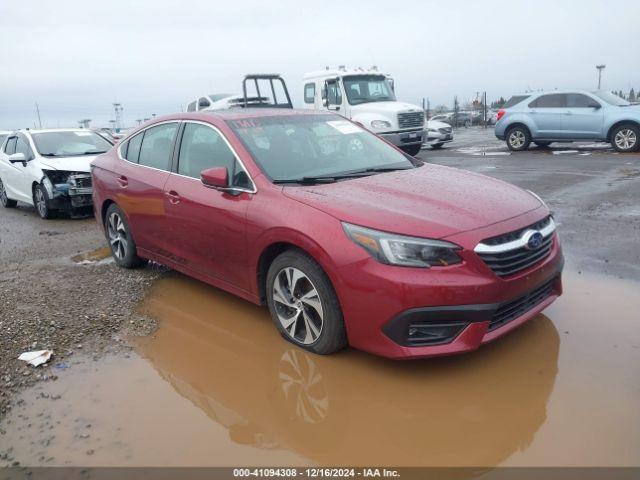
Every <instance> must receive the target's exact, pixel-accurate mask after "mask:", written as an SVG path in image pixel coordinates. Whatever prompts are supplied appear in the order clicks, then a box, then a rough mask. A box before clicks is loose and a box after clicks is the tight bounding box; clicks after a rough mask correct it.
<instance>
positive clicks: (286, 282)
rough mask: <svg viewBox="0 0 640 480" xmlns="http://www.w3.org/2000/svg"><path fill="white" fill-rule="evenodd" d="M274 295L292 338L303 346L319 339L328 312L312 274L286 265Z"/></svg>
mask: <svg viewBox="0 0 640 480" xmlns="http://www.w3.org/2000/svg"><path fill="white" fill-rule="evenodd" d="M272 298H273V301H274V305H275V310H276V314H277V316H278V320H279V321H280V324H281V325H282V328H283V329H284V331H285V332H286V333H287V335H288V336H289V337H291V338H292V339H293V340H295V341H296V342H298V343H301V344H303V345H310V344H312V343H314V342H315V341H316V340H317V339H318V337H319V336H320V334H321V333H322V326H323V323H324V312H323V309H322V301H321V300H320V294H319V293H318V290H317V289H316V287H315V286H314V285H313V283H312V282H311V280H310V279H309V277H307V276H306V275H305V274H304V273H303V272H302V271H300V270H298V269H297V268H294V267H285V268H283V269H282V270H280V272H278V274H277V275H276V278H275V280H274V282H273V293H272Z"/></svg>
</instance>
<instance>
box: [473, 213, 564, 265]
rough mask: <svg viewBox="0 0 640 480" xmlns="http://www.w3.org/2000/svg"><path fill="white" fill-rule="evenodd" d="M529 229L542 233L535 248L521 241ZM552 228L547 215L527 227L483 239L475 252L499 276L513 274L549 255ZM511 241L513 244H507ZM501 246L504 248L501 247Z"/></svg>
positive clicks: (551, 242)
mask: <svg viewBox="0 0 640 480" xmlns="http://www.w3.org/2000/svg"><path fill="white" fill-rule="evenodd" d="M529 230H536V231H539V232H540V233H542V234H543V238H542V242H541V243H540V245H539V246H538V247H537V248H534V249H530V248H529V247H528V246H527V245H524V244H523V243H522V242H521V239H522V238H523V235H524V234H525V233H526V232H527V231H529ZM554 230H555V224H554V223H553V220H552V218H551V217H550V216H549V217H546V218H544V219H542V220H540V221H539V222H536V223H534V224H532V225H529V226H528V227H525V228H522V229H519V230H515V231H513V232H509V233H505V234H503V235H499V236H496V237H491V238H488V239H486V240H483V241H482V242H481V243H480V244H479V245H478V247H476V253H477V254H478V256H479V257H480V258H481V259H482V260H483V261H484V263H486V264H487V266H488V267H489V268H490V269H491V270H493V272H494V273H495V274H496V275H498V276H499V277H506V276H509V275H513V274H514V273H517V272H519V271H521V270H524V269H526V268H529V267H530V266H532V265H534V264H536V263H538V262H539V261H541V260H543V259H544V258H546V257H547V256H548V255H549V252H550V251H551V247H552V245H553V232H554ZM511 243H513V244H514V245H513V246H511V245H509V244H511ZM501 246H504V247H505V248H504V249H501V248H500V247H501Z"/></svg>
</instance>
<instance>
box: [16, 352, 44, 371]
mask: <svg viewBox="0 0 640 480" xmlns="http://www.w3.org/2000/svg"><path fill="white" fill-rule="evenodd" d="M51 355H53V350H34V351H33V352H24V353H22V354H20V356H19V357H18V360H22V361H23V362H27V363H28V364H29V365H33V366H34V367H37V366H38V365H42V364H43V363H47V362H48V361H49V359H50V358H51Z"/></svg>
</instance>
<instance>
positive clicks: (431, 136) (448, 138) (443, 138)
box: [424, 132, 453, 146]
mask: <svg viewBox="0 0 640 480" xmlns="http://www.w3.org/2000/svg"><path fill="white" fill-rule="evenodd" d="M424 136H425V140H424V145H425V146H428V145H442V144H444V143H449V142H453V132H452V133H440V132H425V133H424Z"/></svg>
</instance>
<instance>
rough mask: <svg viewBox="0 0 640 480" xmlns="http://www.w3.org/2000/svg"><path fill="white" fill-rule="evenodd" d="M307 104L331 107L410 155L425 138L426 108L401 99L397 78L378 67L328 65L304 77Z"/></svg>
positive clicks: (327, 108) (324, 107) (418, 148)
mask: <svg viewBox="0 0 640 480" xmlns="http://www.w3.org/2000/svg"><path fill="white" fill-rule="evenodd" d="M303 82H304V85H303V88H304V104H303V105H304V107H305V108H310V109H316V110H330V111H335V112H336V113H339V114H340V115H342V116H344V117H347V118H349V119H351V120H353V121H354V122H357V123H359V124H360V125H362V126H364V127H366V128H368V129H369V130H372V131H373V132H375V133H376V134H378V135H380V136H381V137H383V138H384V139H386V140H387V141H389V142H391V143H393V144H394V145H396V146H398V147H400V148H401V149H403V150H404V151H406V152H407V153H408V154H409V155H417V154H418V152H420V148H421V147H422V142H423V140H424V111H423V110H422V108H420V107H418V106H417V105H412V104H410V103H405V102H399V101H397V100H396V96H395V93H394V84H393V79H392V78H391V76H390V75H388V74H386V73H382V72H380V71H379V70H378V68H377V67H371V68H366V69H365V68H346V67H344V66H340V67H338V68H337V69H330V68H328V67H327V68H326V69H325V70H320V71H317V72H311V73H307V74H305V75H304V76H303Z"/></svg>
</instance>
